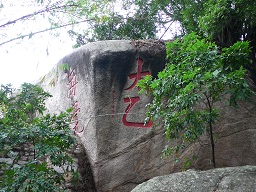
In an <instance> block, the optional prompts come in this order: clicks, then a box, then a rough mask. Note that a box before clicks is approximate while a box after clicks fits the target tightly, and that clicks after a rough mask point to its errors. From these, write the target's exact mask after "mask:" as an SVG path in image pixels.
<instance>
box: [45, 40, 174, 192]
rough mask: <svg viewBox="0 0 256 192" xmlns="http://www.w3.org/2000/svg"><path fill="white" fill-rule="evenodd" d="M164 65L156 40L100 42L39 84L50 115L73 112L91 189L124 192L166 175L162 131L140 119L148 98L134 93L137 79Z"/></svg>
mask: <svg viewBox="0 0 256 192" xmlns="http://www.w3.org/2000/svg"><path fill="white" fill-rule="evenodd" d="M164 64H165V45H164V43H162V42H158V41H148V42H143V41H136V42H133V41H102V42H96V43H90V44H87V45H85V46H83V47H81V48H79V49H77V50H75V51H74V52H73V53H71V54H70V55H67V56H66V57H64V58H63V59H62V60H61V61H60V62H59V63H58V64H57V66H56V67H55V68H54V69H53V70H52V71H51V72H50V73H49V74H48V75H46V76H45V77H43V78H42V80H41V85H42V87H43V88H44V89H45V90H46V91H48V92H50V93H51V94H52V95H53V97H52V98H50V99H49V100H48V101H47V103H46V106H47V109H48V110H49V112H50V113H58V112H61V111H64V110H66V109H68V108H70V107H73V108H74V111H73V113H74V119H73V124H72V125H71V128H72V129H73V130H74V133H75V134H76V136H77V137H78V139H79V140H80V142H81V144H82V145H83V146H84V148H85V151H86V154H87V156H88V159H89V162H90V164H91V170H92V173H93V176H94V181H95V185H96V188H97V191H100V192H105V191H124V192H125V191H130V190H131V189H132V188H134V187H135V186H136V185H137V184H139V183H141V182H143V181H145V180H148V179H149V178H152V177H154V176H157V175H162V174H167V173H169V170H170V167H169V165H170V163H168V161H169V160H168V161H167V160H163V159H161V151H162V149H163V148H164V145H165V140H164V130H162V129H161V127H154V126H152V122H151V121H147V122H144V120H145V111H146V109H145V106H146V104H147V103H148V102H149V101H150V99H151V98H150V96H146V95H143V94H142V95H139V94H138V88H137V87H136V84H137V82H138V80H139V79H141V78H143V77H144V76H146V75H148V74H151V75H153V76H156V75H157V72H158V71H160V70H162V69H163V67H164Z"/></svg>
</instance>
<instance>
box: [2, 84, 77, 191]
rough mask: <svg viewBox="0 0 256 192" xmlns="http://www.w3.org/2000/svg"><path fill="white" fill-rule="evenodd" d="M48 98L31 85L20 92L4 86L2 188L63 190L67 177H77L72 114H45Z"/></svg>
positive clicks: (26, 85)
mask: <svg viewBox="0 0 256 192" xmlns="http://www.w3.org/2000/svg"><path fill="white" fill-rule="evenodd" d="M48 97H50V95H49V94H48V93H46V92H45V91H43V90H42V88H40V87H38V86H36V85H32V84H26V83H25V84H23V85H22V87H21V90H20V91H14V90H13V89H12V88H11V87H10V86H9V85H7V86H3V85H2V86H1V89H0V130H1V131H0V157H1V158H2V160H1V161H0V170H1V171H2V172H3V173H2V174H3V175H2V176H1V177H0V187H1V190H0V191H6V192H10V191H29V192H33V191H34V192H38V191H64V190H65V188H66V186H65V182H66V181H65V176H67V174H70V175H72V174H73V176H77V174H76V173H75V171H74V169H73V159H72V158H71V157H70V155H69V154H68V153H67V151H68V150H69V149H70V148H71V147H72V145H73V144H74V143H75V139H74V137H73V136H72V134H70V133H71V131H70V129H69V123H70V119H71V115H70V114H69V113H68V112H64V113H61V114H60V115H53V116H51V115H49V114H44V115H43V113H44V112H45V110H46V108H45V104H44V102H45V100H46V99H47V98H48ZM36 114H37V116H35V115H36ZM28 153H29V155H27V156H26V154H28ZM24 157H26V159H24ZM53 166H54V167H55V168H56V167H58V168H60V169H62V170H63V171H62V172H58V171H56V169H54V167H53ZM74 178H75V177H74Z"/></svg>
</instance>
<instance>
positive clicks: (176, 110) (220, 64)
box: [138, 33, 253, 161]
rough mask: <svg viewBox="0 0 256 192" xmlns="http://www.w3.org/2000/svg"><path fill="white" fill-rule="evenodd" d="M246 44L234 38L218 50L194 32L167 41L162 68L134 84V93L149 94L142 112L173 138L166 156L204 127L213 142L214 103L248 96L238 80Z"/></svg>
mask: <svg viewBox="0 0 256 192" xmlns="http://www.w3.org/2000/svg"><path fill="white" fill-rule="evenodd" d="M248 45H249V43H248V42H237V43H235V44H234V45H233V46H231V47H228V48H223V49H219V47H218V46H217V45H216V44H214V43H212V42H210V41H208V40H206V39H204V38H201V37H200V36H197V35H196V34H195V33H192V34H190V35H187V36H184V37H183V39H179V40H175V41H173V42H170V43H167V59H168V61H169V62H168V63H167V64H166V67H165V69H164V70H163V71H161V72H160V73H159V74H158V78H156V79H152V77H151V76H147V77H146V78H145V79H143V80H141V81H139V83H138V86H139V87H140V88H141V91H140V92H143V91H147V92H149V93H151V94H152V95H153V101H152V103H151V104H150V105H149V109H148V112H147V115H148V116H149V117H151V118H152V119H153V120H154V121H155V122H158V123H160V124H163V125H164V127H165V130H166V131H165V134H166V137H167V138H168V139H169V140H172V141H173V140H174V141H176V142H177V145H174V146H170V147H168V148H166V150H165V151H164V153H165V154H166V155H174V156H176V155H178V154H180V153H181V152H182V151H183V150H185V149H186V147H188V146H189V145H190V144H191V143H193V142H195V141H196V140H197V139H198V138H199V136H201V135H202V134H204V133H205V132H208V133H209V134H210V136H211V140H212V143H211V144H212V145H214V143H213V139H212V138H213V130H212V128H213V127H212V125H213V124H214V123H216V122H217V120H218V119H219V109H218V108H216V107H215V105H216V102H219V101H222V100H223V99H224V100H225V99H227V97H228V98H229V99H228V101H229V102H228V104H229V105H230V106H234V107H236V106H237V101H239V100H249V98H250V97H251V95H252V94H253V92H252V91H251V89H250V88H249V86H248V84H247V83H246V81H245V79H244V77H245V75H246V70H245V69H244V66H245V65H247V64H248V63H249V62H250V59H249V56H248V55H249V52H250V49H249V46H248ZM213 150H214V149H213ZM213 155H214V154H213ZM213 161H215V160H214V159H213Z"/></svg>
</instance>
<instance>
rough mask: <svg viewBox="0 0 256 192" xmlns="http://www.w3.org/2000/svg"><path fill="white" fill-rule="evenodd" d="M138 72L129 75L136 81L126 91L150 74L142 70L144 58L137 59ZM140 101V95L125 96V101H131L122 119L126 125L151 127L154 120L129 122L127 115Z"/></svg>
mask: <svg viewBox="0 0 256 192" xmlns="http://www.w3.org/2000/svg"><path fill="white" fill-rule="evenodd" d="M137 65H138V67H137V73H132V74H130V75H128V78H129V79H134V82H133V83H132V85H131V86H129V87H128V88H126V89H124V90H125V91H128V90H132V89H133V88H134V87H135V86H136V85H137V83H138V81H139V80H140V79H141V78H142V77H145V76H146V75H150V72H149V71H146V72H142V65H143V60H142V59H140V58H138V59H137ZM139 101H140V97H139V96H137V97H126V98H124V103H129V105H128V107H127V108H126V109H125V114H124V115H123V118H122V121H123V124H124V125H125V126H128V127H139V128H150V127H151V126H152V125H153V122H152V121H151V120H150V121H149V122H147V123H144V122H129V121H128V120H127V116H128V115H129V112H130V110H131V109H132V107H133V106H134V105H135V104H136V103H138V102H139Z"/></svg>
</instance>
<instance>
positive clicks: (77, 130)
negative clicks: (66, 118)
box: [73, 101, 84, 134]
mask: <svg viewBox="0 0 256 192" xmlns="http://www.w3.org/2000/svg"><path fill="white" fill-rule="evenodd" d="M73 108H74V110H73V115H74V116H73V120H74V124H75V125H74V127H73V129H74V133H75V134H76V133H81V132H83V130H84V128H83V129H81V130H79V126H78V124H79V120H78V112H79V111H80V108H79V107H78V101H76V102H75V103H74V105H73Z"/></svg>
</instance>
